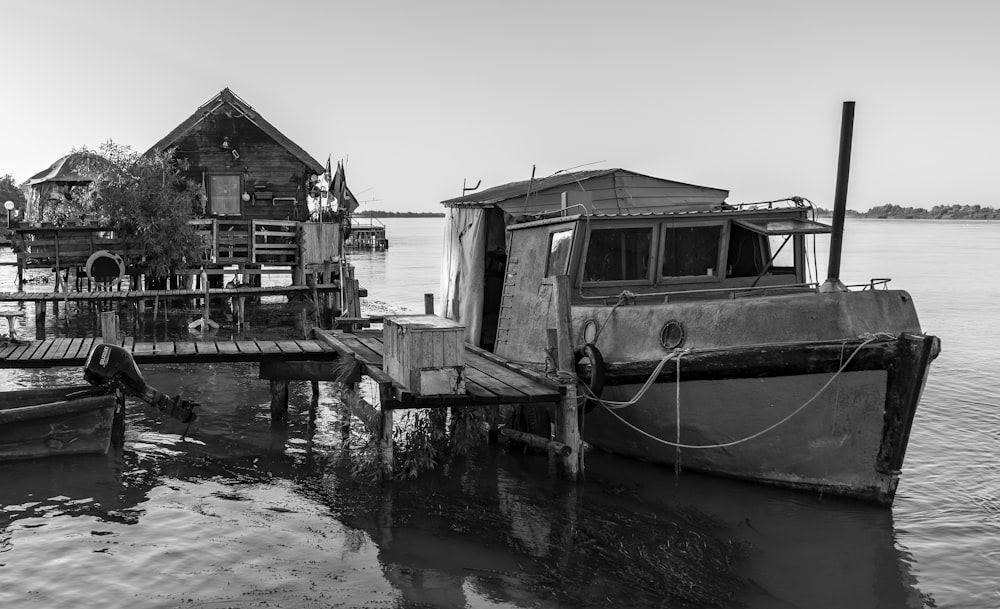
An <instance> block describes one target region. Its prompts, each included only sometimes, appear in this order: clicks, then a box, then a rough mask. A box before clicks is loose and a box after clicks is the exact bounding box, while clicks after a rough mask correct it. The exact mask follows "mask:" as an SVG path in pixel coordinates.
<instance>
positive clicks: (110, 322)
mask: <svg viewBox="0 0 1000 609" xmlns="http://www.w3.org/2000/svg"><path fill="white" fill-rule="evenodd" d="M118 323H119V322H118V314H117V313H115V312H114V311H104V312H102V313H101V340H102V341H103V342H105V343H108V344H109V345H117V344H118V340H119V334H118V332H119V327H118Z"/></svg>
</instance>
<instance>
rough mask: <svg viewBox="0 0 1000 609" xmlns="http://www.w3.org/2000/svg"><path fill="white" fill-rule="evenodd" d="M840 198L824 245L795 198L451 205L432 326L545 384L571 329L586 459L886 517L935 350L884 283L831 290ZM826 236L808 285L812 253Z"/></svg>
mask: <svg viewBox="0 0 1000 609" xmlns="http://www.w3.org/2000/svg"><path fill="white" fill-rule="evenodd" d="M852 122H853V115H852ZM842 144H843V142H842ZM847 149H848V150H849V142H848V145H847ZM842 186H843V188H846V176H845V178H844V179H843V180H841V176H840V175H838V193H837V196H836V199H837V201H836V206H835V210H834V212H835V215H834V222H833V226H828V225H824V224H821V223H819V222H816V221H815V220H814V219H813V218H814V217H815V209H814V208H813V206H812V204H811V203H810V202H809V201H808V200H806V199H804V198H800V197H793V198H790V199H785V200H780V201H767V202H763V203H754V204H739V205H732V204H729V203H727V202H726V201H725V198H726V196H728V191H725V190H721V189H714V188H708V187H702V186H695V185H691V184H684V183H680V182H673V181H669V180H663V179H660V178H653V177H650V176H644V175H641V174H637V173H634V172H629V171H626V170H621V169H612V170H587V171H582V172H575V173H562V174H560V175H553V176H549V177H546V178H542V179H537V180H536V179H535V178H534V177H533V178H532V179H531V180H528V181H524V182H518V183H512V184H506V185H503V186H498V187H495V188H492V189H489V190H485V191H482V192H478V193H475V194H472V195H465V196H463V197H460V198H456V199H450V200H448V201H444V202H443V203H444V205H445V206H446V207H447V208H448V209H447V218H446V225H447V228H446V235H445V242H446V243H445V270H444V274H443V277H442V292H443V296H444V313H445V315H446V316H448V317H451V318H452V319H456V320H457V321H459V322H461V323H463V324H465V326H466V328H467V336H466V338H467V340H468V341H469V342H472V343H475V344H479V345H481V346H483V347H485V348H488V349H491V350H493V351H494V352H495V353H497V354H498V355H500V356H503V357H505V358H508V359H511V360H514V361H516V362H519V363H521V364H522V365H526V366H534V367H535V368H537V369H542V368H545V367H546V361H547V360H548V362H549V365H548V366H547V368H548V370H549V371H551V372H554V371H553V370H552V368H553V366H552V365H551V362H552V361H553V360H554V359H555V358H553V357H551V355H548V357H547V349H548V348H550V346H551V345H550V341H549V339H548V338H547V336H546V330H547V329H550V328H555V327H556V325H557V324H556V321H555V320H556V316H557V315H564V316H566V317H568V318H569V323H568V326H569V330H570V333H571V335H572V340H573V345H574V347H575V349H576V352H577V361H578V366H577V370H576V371H559V372H561V373H567V374H572V373H573V372H576V373H577V374H578V375H579V377H580V380H581V385H582V386H581V392H582V393H583V394H584V395H585V396H586V397H587V400H586V405H585V406H584V407H583V408H582V410H583V411H584V415H583V418H582V420H581V429H582V435H583V438H584V440H585V441H586V442H587V443H588V444H589V445H591V446H594V447H598V448H601V449H604V450H607V451H610V452H614V453H617V454H621V455H625V456H629V457H633V458H635V459H638V460H642V461H649V462H654V463H660V464H664V465H672V466H674V467H675V468H679V467H683V469H684V470H685V471H698V472H704V473H709V474H715V475H721V476H727V477H732V478H738V479H743V480H748V481H754V482H760V483H766V484H772V485H778V486H784V487H790V488H796V489H804V490H809V491H813V492H817V493H823V494H831V495H840V496H847V497H855V498H859V499H864V500H869V501H873V502H876V503H880V504H884V505H890V504H891V503H892V501H893V498H894V496H895V492H896V487H897V485H898V482H899V475H900V469H901V468H902V464H903V457H904V455H905V452H906V446H907V442H908V439H909V434H910V428H911V425H912V423H913V419H914V414H915V412H916V408H917V403H918V401H919V398H920V394H921V391H922V389H923V386H924V381H925V379H926V377H927V373H928V369H929V366H930V363H931V361H932V360H933V359H934V358H935V357H936V356H937V354H938V352H939V351H940V341H939V340H938V339H937V338H936V337H934V336H928V335H926V334H924V333H923V332H922V330H921V327H920V323H919V320H918V317H917V313H916V309H915V307H914V304H913V299H912V298H911V297H910V295H909V294H908V293H907V292H904V291H901V290H891V289H888V285H887V284H888V280H886V279H873V280H871V281H870V282H868V283H865V284H864V285H860V286H850V287H848V286H844V285H843V284H842V283H841V282H840V280H839V262H840V251H839V247H840V243H841V242H842V238H841V235H842V230H843V218H844V210H845V205H844V203H845V198H844V195H842V194H841V193H842V192H844V191H842V190H841V188H842ZM504 229H505V230H504ZM504 233H506V236H505V235H504ZM823 233H830V234H831V254H830V271H829V274H828V275H827V277H828V279H827V280H826V281H825V282H822V283H821V282H820V281H819V271H818V269H816V268H814V267H815V260H810V257H811V254H812V252H814V251H815V250H814V248H812V247H807V243H808V241H807V240H808V239H810V238H815V235H817V234H823ZM811 263H812V264H811ZM559 282H565V283H564V285H565V289H566V292H568V294H567V295H566V300H568V302H569V304H568V306H567V307H566V308H568V312H560V308H559V307H558V306H557V301H558V300H559V299H558V298H557V296H556V292H557V288H556V285H557V283H559ZM537 419H538V418H537V417H535V418H534V419H532V417H521V420H525V421H528V424H529V425H530V421H532V420H537ZM537 427H538V429H529V430H527V431H531V432H533V433H536V434H539V435H543V436H547V435H548V427H549V426H548V421H547V420H542V421H541V423H540V424H539V425H537Z"/></svg>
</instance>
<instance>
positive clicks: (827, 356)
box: [584, 335, 939, 505]
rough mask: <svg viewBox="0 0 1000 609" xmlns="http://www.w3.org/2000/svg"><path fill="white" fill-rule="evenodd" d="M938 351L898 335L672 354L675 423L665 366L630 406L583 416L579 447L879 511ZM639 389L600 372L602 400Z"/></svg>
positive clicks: (633, 369)
mask: <svg viewBox="0 0 1000 609" xmlns="http://www.w3.org/2000/svg"><path fill="white" fill-rule="evenodd" d="M938 349H939V342H938V340H937V339H936V338H935V337H931V336H920V335H904V336H903V337H900V338H898V339H893V340H881V341H875V342H869V343H867V344H864V343H857V342H856V343H854V344H846V343H845V344H844V345H842V346H839V347H838V346H836V345H830V344H813V345H798V346H788V345H785V346H780V347H779V346H773V347H758V348H753V349H740V350H719V351H716V352H712V353H703V354H690V355H687V356H684V355H682V356H681V365H680V373H679V376H680V386H679V389H680V390H679V398H680V400H679V403H680V407H679V411H680V412H679V414H678V406H677V404H678V384H677V382H676V381H677V377H678V372H677V369H676V361H670V362H668V363H667V365H666V366H665V367H664V368H663V370H662V372H661V373H660V376H659V378H658V381H659V382H657V383H655V384H653V385H652V386H651V387H650V388H649V390H648V391H647V393H646V394H645V395H644V396H643V398H642V399H641V400H640V401H639V402H638V403H636V404H635V405H633V406H629V407H626V408H621V409H616V410H614V411H611V410H606V409H605V408H602V407H598V408H596V409H595V410H593V411H592V412H591V413H590V414H588V415H586V419H585V422H584V439H585V440H586V441H587V442H588V443H590V444H591V445H593V446H596V447H599V448H602V449H604V450H607V451H610V452H613V453H617V454H621V455H625V456H629V457H633V458H636V459H640V460H644V461H649V462H654V463H661V464H667V465H676V464H679V465H680V466H681V467H682V468H683V469H684V470H686V471H699V472H704V473H710V474H715V475H723V476H728V477H733V478H739V479H744V480H749V481H754V482H762V483H767V484H773V485H778V486H784V487H790V488H797V489H804V490H810V491H814V492H819V493H825V494H832V495H842V496H847V497H855V498H859V499H865V500H870V501H874V502H877V503H880V504H884V505H890V504H891V503H892V501H893V497H894V495H895V492H896V486H897V484H898V482H899V473H900V468H901V466H902V462H903V455H904V453H905V450H906V444H907V441H908V438H909V432H910V427H911V425H912V422H913V417H914V414H915V412H916V406H917V402H918V400H919V397H920V392H921V390H922V387H923V383H924V380H925V378H926V375H927V370H928V366H929V364H930V361H931V360H932V359H933V358H934V357H935V356H936V355H937V351H938ZM852 354H853V357H851V356H852ZM848 360H850V361H848ZM655 363H658V362H648V363H647V365H652V364H655ZM845 364H846V365H845ZM639 378H648V374H645V376H644V374H643V372H642V370H641V367H638V366H636V365H635V364H634V363H633V364H629V365H623V366H615V365H613V364H609V365H608V382H609V386H607V387H606V389H605V391H604V394H603V398H604V399H607V400H616V401H627V400H629V399H631V398H632V397H633V396H635V395H636V393H637V392H638V391H639V389H640V387H641V384H642V383H641V381H639V380H638V379H639ZM678 419H679V420H680V426H679V427H678V424H677V421H678ZM640 430H641V431H640ZM676 444H679V445H680V447H677V446H675V445H676Z"/></svg>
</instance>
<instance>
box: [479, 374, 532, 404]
mask: <svg viewBox="0 0 1000 609" xmlns="http://www.w3.org/2000/svg"><path fill="white" fill-rule="evenodd" d="M465 383H466V387H468V385H469V383H475V384H476V385H478V386H481V387H482V388H483V389H485V390H488V391H490V392H491V393H494V394H496V395H497V396H498V399H499V398H503V401H504V402H506V403H518V402H530V401H531V397H530V396H529V394H528V393H525V391H523V390H522V389H519V388H517V387H511V386H510V385H509V384H507V383H504V382H502V381H499V380H497V379H495V378H493V377H492V376H490V375H488V374H486V373H485V372H482V371H481V370H478V369H476V368H475V367H473V366H471V365H469V366H466V367H465ZM470 393H471V392H470Z"/></svg>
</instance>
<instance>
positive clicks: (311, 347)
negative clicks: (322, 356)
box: [295, 340, 324, 353]
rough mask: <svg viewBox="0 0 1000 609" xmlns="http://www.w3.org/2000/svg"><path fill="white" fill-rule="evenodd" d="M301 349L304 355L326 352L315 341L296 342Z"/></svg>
mask: <svg viewBox="0 0 1000 609" xmlns="http://www.w3.org/2000/svg"><path fill="white" fill-rule="evenodd" d="M295 342H296V343H298V345H299V348H300V349H302V352H303V353H322V352H323V351H324V349H323V347H320V346H319V343H317V342H316V341H314V340H296V341H295Z"/></svg>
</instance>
